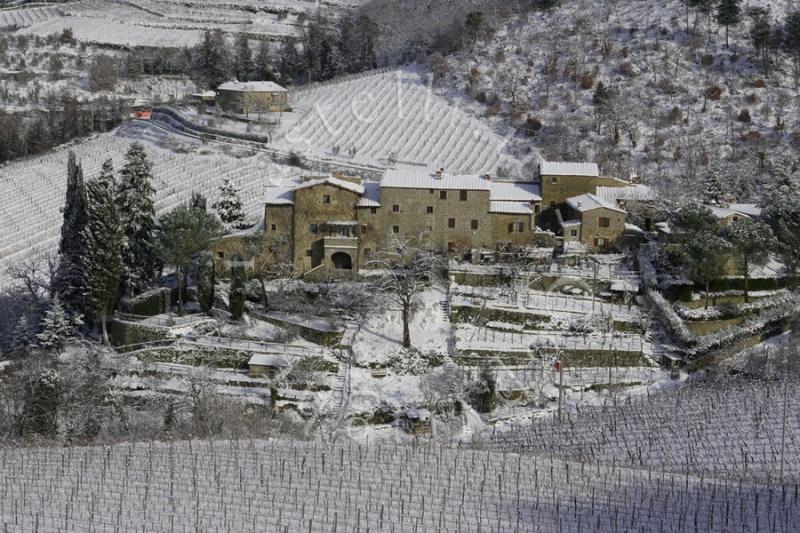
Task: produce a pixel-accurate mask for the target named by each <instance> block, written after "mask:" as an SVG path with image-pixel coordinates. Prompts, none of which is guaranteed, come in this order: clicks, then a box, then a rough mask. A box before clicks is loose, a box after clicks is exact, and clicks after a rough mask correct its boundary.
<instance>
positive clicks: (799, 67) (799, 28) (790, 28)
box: [783, 9, 800, 89]
mask: <svg viewBox="0 0 800 533" xmlns="http://www.w3.org/2000/svg"><path fill="white" fill-rule="evenodd" d="M783 32H784V36H785V37H784V39H785V43H786V48H787V49H788V50H789V53H791V54H793V55H794V87H795V89H797V88H798V87H800V9H798V10H795V11H792V12H790V13H789V14H788V15H786V23H785V24H784V30H783Z"/></svg>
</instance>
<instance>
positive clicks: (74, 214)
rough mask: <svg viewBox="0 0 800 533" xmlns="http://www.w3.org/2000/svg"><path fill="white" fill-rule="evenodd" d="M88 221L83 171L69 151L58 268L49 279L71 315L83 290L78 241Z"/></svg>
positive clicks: (80, 303) (82, 252)
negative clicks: (51, 278)
mask: <svg viewBox="0 0 800 533" xmlns="http://www.w3.org/2000/svg"><path fill="white" fill-rule="evenodd" d="M87 220H88V199H87V196H86V185H85V184H84V182H83V169H82V168H81V166H80V165H79V164H78V163H77V162H76V160H75V154H74V153H72V152H70V153H69V159H68V161H67V194H66V201H65V204H64V222H63V224H62V225H61V241H60V243H59V245H58V255H59V259H58V268H57V270H56V273H55V276H54V278H53V290H54V293H55V294H57V295H58V296H59V298H60V300H61V301H62V302H63V303H64V305H65V306H66V307H67V309H69V310H70V312H71V313H74V314H81V313H83V311H84V309H83V305H84V302H83V293H84V290H85V284H84V279H83V277H84V272H83V256H84V255H85V254H86V243H85V242H84V240H83V239H82V238H81V236H82V234H83V230H84V229H85V228H86V223H87Z"/></svg>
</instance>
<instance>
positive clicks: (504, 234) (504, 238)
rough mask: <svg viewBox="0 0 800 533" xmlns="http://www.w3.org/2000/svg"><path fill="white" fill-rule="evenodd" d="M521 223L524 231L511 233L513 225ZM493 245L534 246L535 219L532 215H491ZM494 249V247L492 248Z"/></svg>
mask: <svg viewBox="0 0 800 533" xmlns="http://www.w3.org/2000/svg"><path fill="white" fill-rule="evenodd" d="M515 222H521V223H522V228H523V231H521V232H518V231H511V225H512V224H513V223H515ZM489 223H490V225H491V239H492V243H493V244H495V245H496V244H497V243H499V242H508V243H511V244H512V245H514V246H521V245H528V244H533V231H532V230H533V229H534V228H533V219H532V216H531V215H511V214H505V213H489ZM492 248H493V249H494V246H492Z"/></svg>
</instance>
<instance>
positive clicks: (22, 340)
mask: <svg viewBox="0 0 800 533" xmlns="http://www.w3.org/2000/svg"><path fill="white" fill-rule="evenodd" d="M34 339H35V336H34V335H33V331H31V325H30V323H29V322H28V317H27V316H25V315H22V316H21V317H20V318H19V320H17V324H16V325H15V326H14V332H13V333H12V337H11V348H12V349H14V350H19V349H24V348H27V347H28V346H30V345H31V344H33V341H34Z"/></svg>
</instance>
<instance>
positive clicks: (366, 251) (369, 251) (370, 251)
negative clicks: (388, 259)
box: [364, 248, 372, 257]
mask: <svg viewBox="0 0 800 533" xmlns="http://www.w3.org/2000/svg"><path fill="white" fill-rule="evenodd" d="M371 255H372V250H371V249H370V248H364V257H369V256H371Z"/></svg>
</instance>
